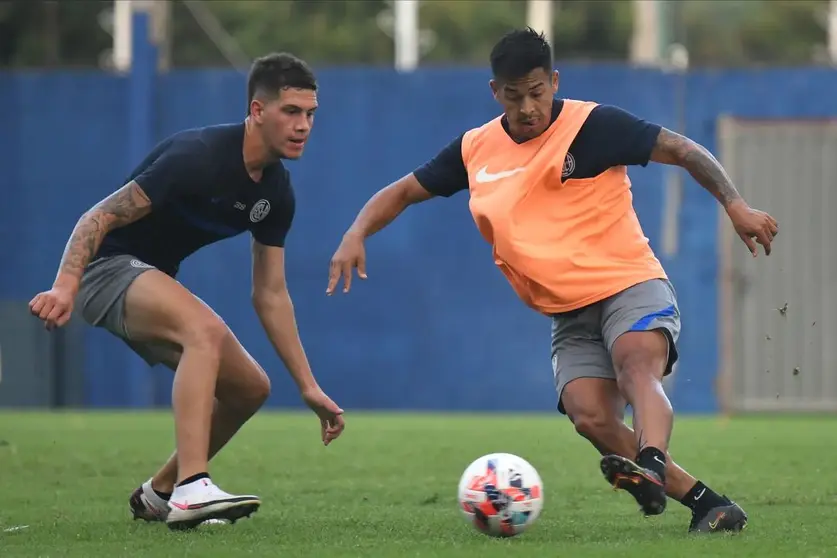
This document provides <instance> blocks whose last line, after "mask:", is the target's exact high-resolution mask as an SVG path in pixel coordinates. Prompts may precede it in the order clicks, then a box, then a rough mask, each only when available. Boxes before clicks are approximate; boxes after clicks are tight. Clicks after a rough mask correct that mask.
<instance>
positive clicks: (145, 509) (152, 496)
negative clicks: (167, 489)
mask: <svg viewBox="0 0 837 558" xmlns="http://www.w3.org/2000/svg"><path fill="white" fill-rule="evenodd" d="M129 506H130V508H131V513H132V514H133V515H134V519H144V520H145V521H165V520H166V517H167V516H168V515H169V503H168V502H167V501H166V500H164V499H163V498H160V497H159V496H158V495H157V493H156V492H154V489H153V488H151V479H148V480H147V481H145V482H144V483H142V486H140V487H139V488H137V489H136V490H134V492H133V493H132V494H131V498H130V500H129Z"/></svg>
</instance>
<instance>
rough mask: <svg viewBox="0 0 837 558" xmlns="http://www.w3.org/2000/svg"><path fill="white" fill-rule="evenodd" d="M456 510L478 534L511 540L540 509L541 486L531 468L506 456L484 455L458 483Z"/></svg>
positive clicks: (468, 469)
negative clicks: (459, 511) (457, 507)
mask: <svg viewBox="0 0 837 558" xmlns="http://www.w3.org/2000/svg"><path fill="white" fill-rule="evenodd" d="M459 509H460V510H461V511H462V513H463V514H465V518H466V519H467V521H468V522H469V523H470V524H471V525H473V526H474V527H475V528H476V529H477V530H478V531H479V532H481V533H483V534H486V535H489V536H492V537H514V536H515V535H519V534H521V533H522V532H523V531H525V530H526V529H528V528H529V527H530V526H531V525H532V524H533V523H534V522H535V521H536V520H537V519H538V516H539V515H540V514H541V510H542V509H543V482H542V481H541V477H540V475H539V474H538V472H537V471H536V470H535V468H534V467H532V465H531V464H530V463H529V462H528V461H526V460H525V459H523V458H522V457H518V456H516V455H512V454H510V453H492V454H488V455H484V456H482V457H480V458H479V459H477V460H476V461H474V462H473V463H471V464H470V465H469V466H468V468H467V469H465V472H464V473H463V474H462V478H461V479H460V481H459Z"/></svg>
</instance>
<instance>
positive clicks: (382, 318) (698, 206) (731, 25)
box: [0, 0, 837, 413]
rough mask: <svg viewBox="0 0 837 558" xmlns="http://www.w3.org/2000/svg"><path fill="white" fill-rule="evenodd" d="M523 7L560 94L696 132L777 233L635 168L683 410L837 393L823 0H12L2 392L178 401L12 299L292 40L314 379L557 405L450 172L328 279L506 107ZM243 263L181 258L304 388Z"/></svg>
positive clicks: (833, 403)
mask: <svg viewBox="0 0 837 558" xmlns="http://www.w3.org/2000/svg"><path fill="white" fill-rule="evenodd" d="M524 25H532V26H533V27H535V28H537V29H539V30H541V31H544V32H545V33H546V34H547V36H548V37H550V38H551V42H552V44H553V47H554V54H555V66H556V68H557V69H558V70H559V72H560V76H561V90H560V92H559V95H561V96H564V97H569V98H577V99H585V100H593V101H597V102H600V103H609V104H616V105H619V106H621V107H622V108H625V109H627V110H629V111H631V112H633V113H635V114H637V115H638V116H641V117H643V118H646V119H648V120H651V121H654V122H657V123H659V124H661V125H664V126H666V127H669V128H671V129H673V130H675V131H678V132H681V133H684V134H686V135H688V136H690V137H692V138H693V139H695V140H696V141H698V142H700V143H702V144H703V145H704V146H706V147H707V148H709V149H710V150H712V152H713V153H715V154H716V156H717V157H718V158H719V159H720V160H721V162H722V163H723V164H724V165H725V167H726V168H727V170H728V171H729V173H730V175H731V176H732V178H733V179H734V180H735V182H736V184H737V186H738V187H739V189H740V190H741V191H742V193H743V194H744V196H745V197H746V198H747V199H748V201H749V202H750V203H751V204H752V205H754V206H756V207H758V208H760V209H764V210H767V211H769V212H770V213H772V214H773V215H774V216H775V217H776V218H777V219H778V221H779V223H780V229H781V232H780V235H779V236H778V237H777V239H776V244H775V247H774V254H773V255H772V256H770V257H769V258H765V257H763V255H762V256H760V257H759V258H756V259H753V258H752V257H750V256H749V254H748V252H747V250H746V248H745V247H744V245H743V243H741V242H740V240H739V239H738V238H737V237H735V235H734V233H733V232H732V231H731V228H730V227H729V226H728V223H727V221H726V218H725V216H724V214H723V213H722V211H721V210H720V209H719V207H718V205H717V203H716V202H715V200H714V199H713V198H712V197H711V196H709V195H708V194H707V193H706V192H705V191H703V190H702V189H701V188H700V187H699V186H698V185H697V184H696V183H695V182H694V181H692V180H691V178H689V176H688V175H687V174H685V173H684V172H682V171H679V170H677V169H672V168H666V167H662V166H659V165H651V166H649V167H648V168H636V169H632V170H631V177H632V180H633V193H634V200H635V206H636V208H637V211H638V213H639V215H640V219H641V221H642V224H643V227H644V229H645V232H646V235H647V236H648V237H649V238H650V240H651V242H652V245H653V247H654V249H655V250H656V251H657V254H658V255H659V257H660V259H661V260H662V262H663V264H664V265H665V267H666V269H667V270H668V272H669V274H670V276H671V279H672V281H673V283H674V285H675V288H676V289H677V291H678V294H679V301H680V308H681V312H682V319H683V332H682V337H681V340H680V354H681V361H680V364H679V366H678V367H677V369H676V372H675V374H674V375H673V376H672V377H671V378H670V380H669V381H668V383H667V386H666V387H667V389H668V391H669V394H670V396H671V397H672V400H673V402H674V404H675V407H676V409H677V410H678V411H680V412H689V413H719V412H720V413H736V412H759V411H773V412H779V411H785V412H789V411H834V410H837V374H835V372H837V370H835V369H836V368H837V326H836V325H835V317H836V316H837V250H835V249H834V248H833V239H837V225H835V224H834V219H833V215H834V213H835V212H837V192H835V189H837V124H835V121H834V118H835V117H837V93H835V92H837V72H836V71H835V67H834V65H835V62H837V2H835V1H833V0H832V1H830V2H829V1H828V0H790V1H779V0H775V1H759V0H743V1H735V0H726V1H698V0H682V1H665V0H632V1H628V0H613V1H605V0H602V1H582V0H577V1H572V0H561V1H558V0H555V1H550V0H530V1H525V0H458V1H453V0H441V1H437V0H392V1H384V0H351V1H348V0H345V1H340V0H326V1H319V0H268V1H248V0H238V1H220V0H213V1H206V0H182V1H170V2H169V1H154V0H149V1H141V0H116V1H92V0H73V1H61V2H59V1H55V0H3V1H0V168H2V170H3V172H2V173H0V191H2V198H0V199H1V200H2V201H0V235H2V242H0V407H3V406H4V407H27V408H33V407H34V408H62V407H68V408H79V407H81V408H150V407H165V406H168V405H169V403H170V390H171V379H172V375H171V373H170V372H169V371H168V370H165V369H162V368H160V369H157V368H155V369H149V368H148V367H147V366H146V365H145V363H144V362H143V361H142V360H141V359H139V357H136V356H135V355H134V354H133V353H131V352H130V351H129V350H128V349H127V348H126V347H125V346H124V345H123V344H122V343H121V342H120V341H118V340H117V339H115V338H113V337H111V336H109V335H108V334H106V333H104V332H102V331H98V330H93V329H92V328H89V327H87V326H86V325H84V324H83V323H81V321H80V319H74V321H73V322H71V324H70V325H69V326H68V327H67V328H65V329H63V330H61V331H58V332H54V333H52V334H48V333H46V332H45V331H44V330H43V328H42V326H41V324H40V322H39V321H38V320H35V319H34V318H32V317H30V316H29V315H28V311H27V302H28V301H29V300H30V299H31V298H32V296H34V295H35V294H36V293H37V292H39V291H41V290H44V289H47V288H49V286H50V285H51V282H52V280H53V278H54V274H55V271H56V268H57V264H58V260H59V258H60V256H61V252H62V249H63V246H64V243H65V242H66V239H67V237H68V235H69V233H70V231H71V229H72V226H73V224H74V223H75V221H76V219H77V218H78V216H79V215H80V214H81V213H82V212H83V211H84V210H85V209H87V208H88V207H90V206H91V205H92V204H94V203H95V202H97V201H98V200H99V199H101V198H102V197H104V196H106V195H107V194H108V193H110V192H111V191H113V190H114V189H115V188H117V187H119V186H120V185H121V184H122V182H123V180H124V178H125V176H126V175H127V174H128V173H129V171H130V170H131V168H132V167H133V166H134V165H135V164H136V163H138V162H139V161H140V160H141V159H142V158H143V156H144V155H145V154H146V152H147V151H148V150H149V149H150V148H151V147H152V146H153V145H154V144H155V143H156V142H157V141H159V140H161V139H162V138H164V137H165V136H167V135H169V134H171V133H173V132H175V131H178V130H180V129H183V128H187V127H193V126H202V125H208V124H214V123H222V122H235V121H240V120H241V119H243V118H244V115H245V112H246V108H247V103H246V90H245V89H246V88H245V81H246V72H247V69H248V66H249V64H250V62H251V60H252V59H253V58H255V57H257V56H260V55H262V54H265V53H268V52H271V51H290V52H293V53H294V54H296V55H298V56H300V57H302V58H304V59H305V60H307V61H308V62H309V63H311V64H312V65H313V66H314V68H315V70H316V72H317V75H318V79H319V83H320V93H319V99H320V105H321V106H320V110H319V111H318V113H317V121H316V125H315V127H314V131H313V135H312V138H311V140H310V142H309V145H308V147H307V148H306V154H305V156H304V157H303V158H302V159H301V160H300V161H296V162H292V163H289V165H288V166H289V167H290V169H291V173H292V176H293V181H294V185H295V189H296V192H297V200H298V203H297V213H296V220H295V223H294V227H293V229H292V231H291V234H290V236H289V240H288V246H287V265H288V276H289V282H290V288H291V293H292V296H293V298H294V302H295V305H296V311H297V318H298V322H299V327H300V331H301V335H302V339H303V342H304V344H305V347H306V349H307V352H308V355H309V358H310V360H311V362H312V365H313V368H314V371H315V374H316V375H317V376H318V378H319V380H320V382H321V384H322V385H323V387H324V389H325V390H326V391H327V392H328V393H329V394H330V395H332V397H334V398H335V399H336V400H337V401H338V402H339V403H340V404H341V405H342V406H343V407H344V408H346V409H404V410H465V411H467V410H491V411H550V410H552V409H554V407H555V394H554V389H553V380H552V373H551V367H550V354H549V320H548V319H547V318H545V317H543V316H539V315H537V314H535V313H533V312H532V311H531V310H528V309H526V308H525V307H524V306H523V305H522V303H520V302H519V301H518V299H517V298H516V297H515V295H514V294H513V292H512V291H511V289H510V287H508V285H507V284H506V282H505V280H504V279H503V278H502V276H501V275H500V273H499V272H498V271H497V270H496V269H495V268H494V266H493V263H492V258H491V255H490V254H491V251H490V247H489V246H487V245H486V244H485V243H484V242H483V241H482V239H481V238H480V237H479V235H478V233H477V232H476V229H475V227H474V225H473V222H472V221H471V218H470V215H469V213H468V209H467V202H468V200H467V195H466V194H460V195H459V196H456V197H454V198H451V199H448V200H435V201H432V202H429V203H427V204H423V206H422V207H416V208H413V209H410V210H409V211H408V212H406V213H405V214H404V215H402V216H401V217H400V218H399V219H398V220H397V221H396V222H395V223H393V224H392V225H391V226H390V227H389V228H388V229H386V230H385V231H383V232H382V233H380V234H378V235H376V236H374V237H373V238H371V239H370V240H369V241H368V243H367V251H368V260H369V261H368V272H369V279H368V280H367V281H366V282H363V283H359V282H356V283H355V287H354V288H353V291H352V293H351V294H350V295H349V296H335V297H332V298H326V296H325V294H324V291H325V287H326V280H327V271H328V263H329V259H330V257H331V255H332V253H333V251H334V250H335V249H336V247H337V245H338V243H339V241H340V238H341V236H342V234H343V232H344V230H345V229H346V227H348V225H349V224H350V223H351V221H352V219H353V218H354V216H355V214H356V213H357V211H358V210H359V209H360V207H361V206H362V205H363V203H365V201H366V200H367V199H368V198H369V197H370V196H371V195H372V194H373V193H374V192H375V191H377V190H378V189H380V188H381V187H383V186H385V185H386V184H388V183H389V182H391V181H393V180H395V179H397V178H399V177H400V176H402V175H404V174H406V173H408V172H410V171H411V170H413V169H414V168H415V167H416V166H417V165H419V164H421V163H422V162H424V161H425V160H426V159H428V158H429V157H431V156H433V155H434V154H435V153H436V152H437V151H438V150H439V149H440V148H441V147H442V146H443V145H445V144H446V143H447V142H448V141H450V139H452V138H453V137H454V136H456V135H458V134H459V133H461V132H463V131H464V130H466V129H468V128H470V127H474V126H478V125H480V124H482V123H484V122H485V121H487V120H489V119H491V118H493V117H494V116H496V115H497V114H498V112H499V107H498V106H497V105H496V104H495V103H494V101H493V100H492V98H491V95H490V91H489V88H488V79H489V77H490V75H489V70H488V55H489V52H490V50H491V47H492V45H493V44H494V42H495V41H496V40H497V39H498V38H499V37H500V36H501V35H502V34H503V33H504V32H506V31H508V30H509V29H511V28H514V27H520V26H524ZM829 246H831V247H829ZM249 266H250V257H249V239H248V238H246V235H243V236H242V237H240V238H235V239H231V240H228V241H225V242H222V243H220V244H217V245H214V246H212V247H210V248H208V249H205V250H203V251H202V252H200V253H199V254H197V255H195V256H193V257H192V258H191V259H190V260H187V262H186V263H185V265H184V266H183V269H182V272H181V275H180V277H179V278H180V280H181V281H182V282H183V283H184V284H185V285H186V286H187V287H189V288H191V289H192V290H193V291H194V292H195V293H196V294H198V295H199V296H200V297H201V298H203V299H204V300H205V301H206V302H208V303H209V304H210V305H211V306H212V307H213V308H215V309H216V310H217V311H218V312H219V313H220V314H221V316H222V317H223V318H224V319H225V320H226V321H227V322H228V323H229V324H230V326H231V327H232V329H233V331H234V332H235V333H236V335H237V336H238V337H239V339H240V340H241V341H242V342H243V344H244V345H245V347H247V349H248V350H249V351H250V352H251V353H252V354H253V355H254V356H255V357H256V358H257V359H258V360H259V361H260V362H261V363H262V365H263V366H264V367H265V369H267V370H268V372H269V374H270V376H271V378H272V380H273V385H274V390H273V395H272V396H271V399H270V403H269V404H270V405H271V406H272V407H296V406H298V405H299V402H298V399H299V398H298V395H297V394H296V391H295V389H294V387H293V385H292V383H291V382H290V381H289V380H288V379H287V374H286V373H285V371H284V369H283V367H282V365H281V362H280V360H279V359H278V357H277V356H276V355H275V354H274V352H273V350H272V348H271V347H270V344H269V342H268V341H267V339H266V337H265V335H264V333H263V331H262V329H261V328H260V326H259V325H258V321H257V319H256V317H255V314H254V312H253V311H252V309H251V307H250V303H249V279H250V268H249Z"/></svg>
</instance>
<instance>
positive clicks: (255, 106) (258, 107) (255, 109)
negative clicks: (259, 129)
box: [250, 99, 264, 124]
mask: <svg viewBox="0 0 837 558" xmlns="http://www.w3.org/2000/svg"><path fill="white" fill-rule="evenodd" d="M250 116H251V117H252V118H253V120H254V121H256V122H257V123H259V124H261V123H262V120H263V119H264V103H263V102H261V101H260V100H258V99H253V100H252V101H250Z"/></svg>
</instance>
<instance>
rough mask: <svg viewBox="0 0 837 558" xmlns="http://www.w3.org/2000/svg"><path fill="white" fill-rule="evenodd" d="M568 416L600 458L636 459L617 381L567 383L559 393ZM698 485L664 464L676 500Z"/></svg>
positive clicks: (667, 485) (670, 464)
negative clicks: (601, 456)
mask: <svg viewBox="0 0 837 558" xmlns="http://www.w3.org/2000/svg"><path fill="white" fill-rule="evenodd" d="M561 401H562V403H563V405H564V408H565V409H566V412H567V416H568V417H569V419H570V420H571V421H572V423H573V425H574V426H575V429H576V431H577V432H578V433H579V434H580V435H581V436H583V437H584V438H585V439H587V440H589V441H590V443H591V444H593V446H594V447H595V448H596V449H597V450H598V451H599V453H601V454H602V455H609V454H616V455H621V456H622V457H625V458H627V459H633V458H634V457H635V456H636V442H635V439H634V431H633V430H631V428H630V427H628V425H626V424H625V422H624V410H625V400H624V398H623V397H622V395H621V394H620V393H619V390H618V388H617V386H616V382H615V381H613V380H607V379H603V378H579V379H577V380H574V381H572V382H570V383H569V384H567V386H566V387H565V388H564V391H563V393H562V394H561ZM696 483H697V480H696V479H695V478H694V477H692V476H691V475H690V474H689V473H687V472H686V471H684V470H683V469H681V468H680V467H679V466H678V465H677V464H676V463H674V462H673V461H670V460H669V461H668V462H667V463H666V482H665V488H666V494H667V495H668V496H669V497H670V498H673V499H675V500H678V501H679V500H682V499H683V497H684V496H685V495H686V494H687V493H688V492H689V490H691V488H692V487H693V486H695V484H696Z"/></svg>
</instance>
